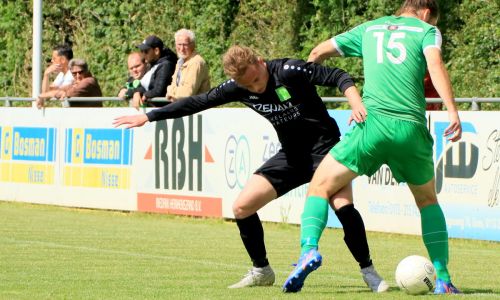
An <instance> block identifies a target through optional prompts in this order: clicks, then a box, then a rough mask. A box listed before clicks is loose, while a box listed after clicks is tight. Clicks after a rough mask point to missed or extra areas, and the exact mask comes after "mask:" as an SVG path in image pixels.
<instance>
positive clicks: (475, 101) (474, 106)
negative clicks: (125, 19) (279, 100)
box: [0, 96, 500, 111]
mask: <svg viewBox="0 0 500 300" xmlns="http://www.w3.org/2000/svg"><path fill="white" fill-rule="evenodd" d="M322 99H323V102H347V98H345V97H323V98H322ZM166 100H167V99H166V98H164V97H161V98H152V99H151V100H150V101H152V102H159V101H166ZM0 101H1V102H3V103H4V106H7V107H9V106H12V102H17V101H24V102H33V101H35V98H32V97H9V96H7V97H0ZM50 101H60V102H62V105H63V106H66V107H67V106H69V102H72V101H127V100H125V99H123V98H120V97H72V98H65V99H63V100H59V99H51V100H50ZM426 101H427V103H441V102H442V100H441V98H426ZM455 101H456V102H457V103H471V110H475V111H476V110H481V105H480V104H481V103H500V98H494V97H493V98H479V97H470V98H455ZM127 103H128V101H127Z"/></svg>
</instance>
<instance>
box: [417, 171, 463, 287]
mask: <svg viewBox="0 0 500 300" xmlns="http://www.w3.org/2000/svg"><path fill="white" fill-rule="evenodd" d="M408 186H409V188H410V190H411V192H412V194H413V196H414V198H415V202H416V204H417V206H418V208H419V210H420V220H421V226H422V238H423V240H424V244H425V247H426V248H427V252H428V253H429V257H430V259H431V261H432V263H433V265H434V268H435V269H436V275H437V276H436V277H437V279H436V289H435V291H434V292H435V293H436V294H445V293H453V294H455V293H460V291H459V290H458V289H457V288H455V287H454V286H453V284H452V283H451V277H450V274H449V272H448V267H447V266H448V230H447V227H446V220H445V217H444V214H443V211H442V209H441V206H440V205H439V203H438V201H437V196H436V191H435V182H434V178H432V179H431V180H430V181H429V182H427V183H425V184H422V185H412V184H408Z"/></svg>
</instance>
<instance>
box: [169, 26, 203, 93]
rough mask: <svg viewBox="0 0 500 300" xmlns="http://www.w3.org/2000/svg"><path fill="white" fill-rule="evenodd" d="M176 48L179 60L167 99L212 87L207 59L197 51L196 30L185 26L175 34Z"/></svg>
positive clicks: (200, 91) (201, 91)
mask: <svg viewBox="0 0 500 300" xmlns="http://www.w3.org/2000/svg"><path fill="white" fill-rule="evenodd" d="M174 37H175V50H176V51H177V56H178V57H179V60H178V61H177V66H176V67H175V72H174V76H173V77H172V83H170V85H169V86H168V87H167V95H166V97H167V99H168V100H171V101H174V102H175V101H177V100H178V99H179V98H182V97H188V96H192V95H198V94H201V93H204V92H207V91H208V90H209V89H210V76H209V74H208V66H207V63H206V62H205V60H204V59H203V58H202V57H201V55H199V54H198V53H197V52H196V51H195V48H196V42H195V36H194V32H193V31H191V30H188V29H185V28H182V29H180V30H179V31H177V32H176V33H175V35H174Z"/></svg>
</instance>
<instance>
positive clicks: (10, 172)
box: [0, 108, 500, 241]
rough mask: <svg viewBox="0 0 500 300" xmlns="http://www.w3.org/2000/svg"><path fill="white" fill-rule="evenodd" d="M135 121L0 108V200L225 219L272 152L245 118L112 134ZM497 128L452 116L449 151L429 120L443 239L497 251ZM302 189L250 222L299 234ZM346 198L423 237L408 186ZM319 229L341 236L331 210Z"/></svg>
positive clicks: (254, 119) (435, 121)
mask: <svg viewBox="0 0 500 300" xmlns="http://www.w3.org/2000/svg"><path fill="white" fill-rule="evenodd" d="M136 113H138V112H137V111H136V110H134V109H132V108H116V109H114V108H113V109H111V108H109V109H108V108H106V109H102V108H99V109H87V108H81V109H80V108H70V109H59V108H50V109H49V108H48V109H46V110H34V109H32V108H0V120H2V123H1V124H0V199H2V200H14V201H25V202H33V203H48V204H57V205H66V206H78V207H89V208H105V209H118V210H139V211H148V212H158V213H170V214H182V215H194V216H210V217H226V218H233V217H234V216H233V211H232V206H233V203H234V201H235V199H237V197H238V195H239V194H240V193H241V191H242V189H243V187H244V186H245V184H246V183H247V181H248V179H249V178H250V177H251V176H252V174H253V173H254V171H255V170H256V169H257V168H259V167H260V166H261V165H262V164H263V163H264V162H266V161H267V160H268V159H269V158H271V157H272V156H273V155H274V154H276V153H277V152H278V151H279V150H280V148H281V145H280V142H279V140H278V138H277V136H276V133H275V131H274V129H273V127H272V126H271V125H270V124H269V123H268V122H267V121H266V120H265V119H264V118H262V117H261V116H259V115H258V114H256V113H255V112H253V111H252V110H249V109H246V108H242V109H240V108H221V109H210V110H207V111H204V112H201V113H198V114H195V115H193V116H188V117H184V118H179V119H174V120H166V121H159V122H152V123H149V122H148V123H146V124H145V125H144V126H143V127H140V128H134V129H132V130H127V129H122V128H112V125H111V123H112V120H113V119H114V118H115V117H117V116H122V115H131V114H136ZM141 113H142V112H141ZM329 113H330V114H331V115H332V116H333V117H334V118H335V119H336V120H337V123H338V125H339V128H340V130H341V132H342V134H344V133H345V132H346V131H347V130H349V128H350V127H351V126H353V124H351V125H350V126H348V125H347V120H348V118H349V116H350V111H337V110H334V111H329ZM19 115H23V116H25V117H24V118H22V119H19V118H18V117H16V116H19ZM88 115H91V116H92V118H90V119H89V118H82V116H88ZM498 117H499V114H498V112H461V119H462V121H463V128H464V134H463V139H462V140H461V141H460V142H458V143H450V142H448V141H446V139H444V138H442V135H443V132H444V130H445V128H446V126H447V122H448V121H447V113H446V112H431V113H430V114H429V117H428V124H429V128H430V133H431V135H432V136H433V137H434V141H435V145H434V147H435V148H434V151H435V152H434V161H435V167H436V189H437V191H438V198H439V201H440V203H441V205H442V207H443V211H444V213H445V216H446V218H447V222H448V227H449V232H450V236H451V237H461V238H472V239H484V240H495V241H500V224H499V219H500V218H499V217H498V216H500V208H499V201H500V200H499V194H500V192H499V185H500V184H499V181H500V166H499V165H500V162H499V161H500V146H499V144H500V142H499V140H500V134H499V131H500V128H498V125H497V124H498V121H497V120H498ZM59 137H60V138H59ZM307 188H308V187H307V184H305V185H303V186H301V187H298V188H296V189H295V190H292V191H290V192H289V193H287V194H286V195H284V196H282V197H280V198H279V199H277V200H275V201H272V202H271V203H269V204H268V205H266V206H265V207H264V208H262V209H261V210H259V216H260V217H261V219H262V220H264V221H273V222H287V223H295V224H300V216H301V214H302V211H303V207H304V201H305V198H306V194H307ZM353 193H354V199H355V205H356V207H357V208H358V210H359V211H360V213H361V214H362V216H363V219H364V222H365V225H366V229H367V230H375V231H387V232H396V233H410V234H420V214H419V212H418V209H417V208H416V205H415V204H414V200H413V197H412V195H411V193H410V192H409V189H408V186H407V185H406V184H404V183H400V184H398V183H397V182H396V181H395V180H394V178H393V175H392V172H391V171H390V170H389V168H388V167H387V166H382V167H381V168H380V170H378V172H376V173H375V174H374V175H373V176H370V177H366V176H362V177H359V178H357V179H355V180H354V181H353ZM328 226H333V227H340V226H341V225H340V223H339V222H338V219H337V217H336V216H335V214H334V212H333V211H331V210H330V212H329V220H328Z"/></svg>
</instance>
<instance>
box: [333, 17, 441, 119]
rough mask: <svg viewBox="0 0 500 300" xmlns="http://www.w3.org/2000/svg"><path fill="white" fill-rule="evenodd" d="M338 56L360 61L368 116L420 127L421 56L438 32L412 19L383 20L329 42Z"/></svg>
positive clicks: (422, 113)
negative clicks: (391, 119) (397, 119)
mask: <svg viewBox="0 0 500 300" xmlns="http://www.w3.org/2000/svg"><path fill="white" fill-rule="evenodd" d="M332 42H333V45H334V47H335V48H336V49H337V51H338V52H339V53H340V54H341V55H342V56H358V57H363V68H364V75H365V85H364V88H363V103H364V104H365V106H366V109H367V110H368V111H369V112H370V111H373V112H375V113H376V112H379V113H382V114H384V115H387V116H392V117H395V118H399V119H404V120H410V121H416V122H421V123H423V124H425V97H424V75H425V70H426V61H425V56H424V51H425V50H426V48H428V47H436V48H438V49H440V48H441V33H440V32H439V30H438V29H437V28H436V27H435V26H432V25H430V24H428V23H425V22H424V21H421V20H419V19H417V18H408V17H396V16H387V17H382V18H379V19H376V20H373V21H369V22H366V23H363V24H361V25H359V26H357V27H355V28H353V29H351V30H350V31H348V32H345V33H343V34H340V35H337V36H335V37H333V38H332Z"/></svg>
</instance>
